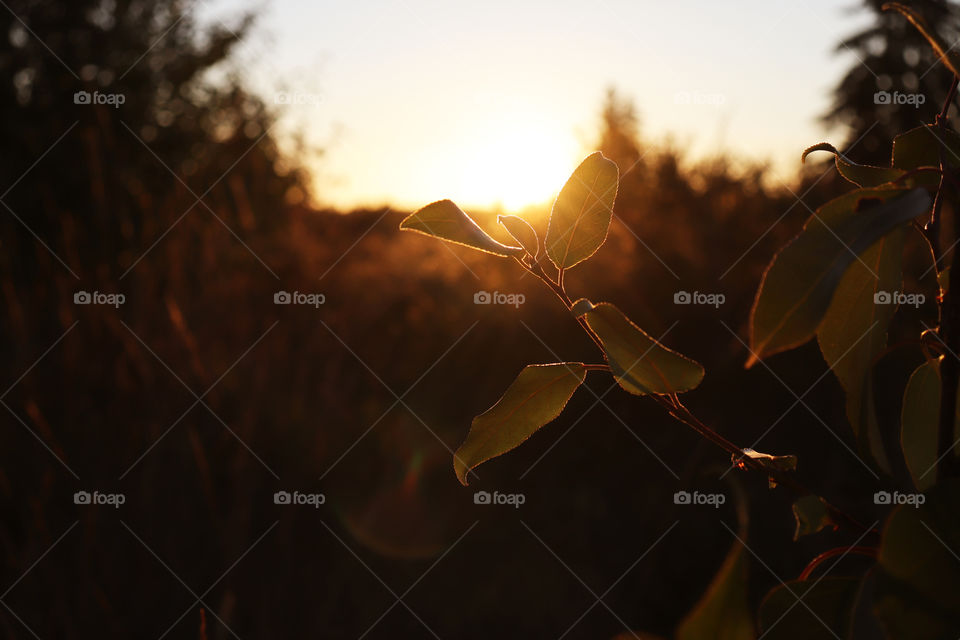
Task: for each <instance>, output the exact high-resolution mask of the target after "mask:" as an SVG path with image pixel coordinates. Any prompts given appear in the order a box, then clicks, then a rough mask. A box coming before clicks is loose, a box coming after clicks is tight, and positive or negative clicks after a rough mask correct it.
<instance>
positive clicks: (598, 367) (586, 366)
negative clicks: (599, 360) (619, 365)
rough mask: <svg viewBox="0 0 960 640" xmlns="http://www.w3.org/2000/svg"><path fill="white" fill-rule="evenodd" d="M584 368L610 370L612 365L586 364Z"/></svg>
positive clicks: (588, 369)
mask: <svg viewBox="0 0 960 640" xmlns="http://www.w3.org/2000/svg"><path fill="white" fill-rule="evenodd" d="M583 368H584V369H586V370H587V371H610V365H608V364H585V365H583Z"/></svg>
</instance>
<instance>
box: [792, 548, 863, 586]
mask: <svg viewBox="0 0 960 640" xmlns="http://www.w3.org/2000/svg"><path fill="white" fill-rule="evenodd" d="M848 553H856V554H859V555H862V556H868V557H870V558H874V559H876V557H877V555H878V553H879V552H878V550H877V549H876V548H874V547H837V548H836V549H830V550H829V551H824V552H823V553H821V554H820V555H818V556H817V557H816V558H814V559H813V560H811V561H810V564H808V565H807V568H806V569H804V570H803V573H801V574H800V578H799V580H807V579H809V578H810V575H811V574H812V573H813V572H814V571H815V570H816V568H817V567H819V566H820V565H821V564H823V562H824V561H826V560H829V559H830V558H833V557H836V556H841V555H846V554H848Z"/></svg>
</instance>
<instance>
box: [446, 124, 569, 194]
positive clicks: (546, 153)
mask: <svg viewBox="0 0 960 640" xmlns="http://www.w3.org/2000/svg"><path fill="white" fill-rule="evenodd" d="M561 131H562V130H561ZM463 151H464V152H465V155H466V156H467V160H466V161H465V162H464V163H463V164H462V165H460V166H459V167H457V170H456V173H457V176H456V178H457V179H456V181H455V182H454V184H453V185H452V186H453V189H454V196H455V197H454V199H455V200H459V201H462V202H464V203H466V204H469V205H472V206H474V207H498V206H499V207H502V208H503V209H504V210H506V211H510V212H517V211H519V210H521V209H523V208H525V207H528V206H531V205H537V204H541V203H545V202H548V201H549V200H551V199H552V197H553V196H555V195H556V194H557V192H558V191H559V190H560V187H562V186H563V183H564V181H565V180H566V179H567V177H568V176H569V175H570V172H571V171H572V170H573V168H574V167H575V166H576V145H575V144H574V143H573V140H572V136H569V135H566V136H564V135H558V132H557V131H556V130H552V128H551V127H549V126H548V125H547V123H545V122H543V121H540V122H537V121H535V120H532V119H531V120H513V121H511V122H510V123H509V124H507V125H504V124H502V123H498V125H497V127H493V128H490V129H486V130H480V131H478V132H477V134H476V138H475V140H474V143H473V144H468V145H465V146H464V147H463Z"/></svg>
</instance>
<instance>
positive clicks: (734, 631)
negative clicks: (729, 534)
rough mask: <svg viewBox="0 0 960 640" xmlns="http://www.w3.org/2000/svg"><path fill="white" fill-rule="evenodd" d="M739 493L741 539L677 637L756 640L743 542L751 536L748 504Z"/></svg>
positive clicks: (682, 625)
mask: <svg viewBox="0 0 960 640" xmlns="http://www.w3.org/2000/svg"><path fill="white" fill-rule="evenodd" d="M734 486H736V485H734ZM736 494H737V495H738V497H739V499H738V501H737V520H738V527H737V528H738V533H737V536H738V538H739V539H735V540H734V543H733V546H732V547H731V548H730V551H729V552H727V556H726V558H724V560H723V564H722V565H720V569H719V570H718V571H717V573H716V574H715V575H714V577H713V580H712V581H711V582H710V586H709V587H707V590H706V592H705V593H704V594H703V596H701V597H700V600H699V601H698V602H697V604H696V605H695V606H694V607H693V609H692V610H691V611H690V613H688V614H687V615H686V616H685V617H684V619H683V620H682V621H681V623H680V625H679V626H678V627H677V633H676V638H677V640H700V639H701V638H719V639H721V640H753V638H755V637H756V634H755V629H754V623H753V608H752V607H751V605H750V598H749V591H748V589H747V587H748V586H749V585H748V574H749V571H748V570H749V567H748V566H747V565H748V560H749V557H748V555H747V551H746V548H745V547H744V545H743V543H742V542H741V540H746V539H747V506H746V504H745V503H744V502H743V500H744V498H743V495H742V492H741V491H740V490H739V489H736Z"/></svg>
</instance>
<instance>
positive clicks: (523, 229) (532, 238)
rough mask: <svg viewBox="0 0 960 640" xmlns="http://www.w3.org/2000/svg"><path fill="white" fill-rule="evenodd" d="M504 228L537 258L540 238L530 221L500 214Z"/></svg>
mask: <svg viewBox="0 0 960 640" xmlns="http://www.w3.org/2000/svg"><path fill="white" fill-rule="evenodd" d="M497 220H498V221H499V222H500V224H502V225H503V228H504V229H506V230H507V232H508V233H509V234H510V235H511V236H512V237H513V239H514V240H516V241H517V242H518V243H519V244H520V246H521V247H523V249H524V251H526V252H527V253H529V254H530V255H531V256H532V257H534V258H536V257H537V254H538V253H539V252H540V239H539V238H538V237H537V232H536V231H535V230H534V228H533V227H531V226H530V223H529V222H527V221H526V220H524V219H523V218H520V217H518V216H498V217H497Z"/></svg>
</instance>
